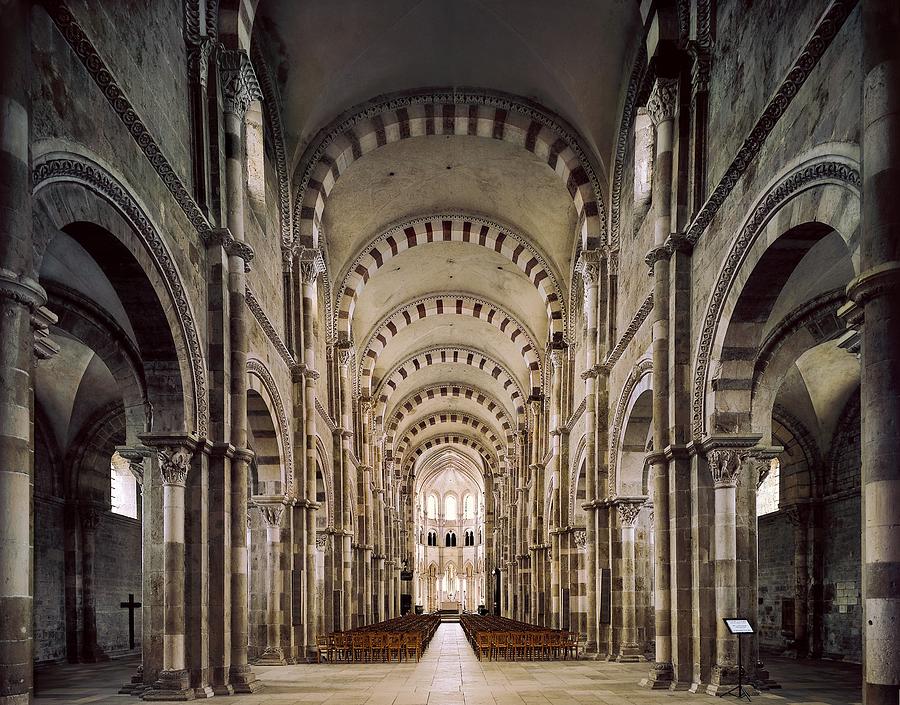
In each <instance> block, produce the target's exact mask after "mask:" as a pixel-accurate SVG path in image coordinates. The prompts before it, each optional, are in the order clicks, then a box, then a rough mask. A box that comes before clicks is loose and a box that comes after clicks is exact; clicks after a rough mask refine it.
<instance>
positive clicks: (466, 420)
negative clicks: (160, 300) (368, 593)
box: [394, 411, 506, 458]
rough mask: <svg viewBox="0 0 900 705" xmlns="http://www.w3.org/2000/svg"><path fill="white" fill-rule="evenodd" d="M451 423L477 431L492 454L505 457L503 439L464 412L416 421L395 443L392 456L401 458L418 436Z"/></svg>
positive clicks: (479, 420) (436, 415)
mask: <svg viewBox="0 0 900 705" xmlns="http://www.w3.org/2000/svg"><path fill="white" fill-rule="evenodd" d="M451 423H452V424H461V425H463V426H469V427H470V428H471V429H472V430H473V431H477V432H478V433H479V434H481V436H483V437H484V439H485V440H486V441H489V442H490V447H491V448H492V449H493V451H494V453H496V455H497V457H498V458H503V457H505V456H506V446H505V445H504V439H502V438H500V436H498V435H497V433H495V432H494V430H493V429H492V428H491V427H490V426H489V425H488V424H487V423H486V422H485V421H484V419H480V418H478V417H477V416H473V415H472V414H467V413H466V412H464V411H441V412H436V413H434V414H429V415H428V416H425V417H423V418H421V419H418V420H417V421H416V422H415V423H414V424H412V425H411V426H410V427H409V428H407V429H406V430H405V431H404V432H403V435H402V436H401V437H400V440H399V441H397V446H396V448H395V450H394V455H395V456H396V457H398V458H402V457H403V456H404V454H405V453H406V450H407V448H408V447H409V446H410V445H411V444H412V443H415V441H416V439H417V437H418V436H421V435H422V434H426V433H428V432H429V431H431V430H434V429H436V428H437V427H439V426H440V425H441V424H451Z"/></svg>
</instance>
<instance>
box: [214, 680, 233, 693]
mask: <svg viewBox="0 0 900 705" xmlns="http://www.w3.org/2000/svg"><path fill="white" fill-rule="evenodd" d="M212 692H213V695H234V687H233V686H232V685H231V683H227V684H226V685H214V686H213V687H212Z"/></svg>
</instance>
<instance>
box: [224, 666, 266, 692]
mask: <svg viewBox="0 0 900 705" xmlns="http://www.w3.org/2000/svg"><path fill="white" fill-rule="evenodd" d="M228 674H229V680H230V683H231V687H232V688H234V692H235V693H255V692H257V691H259V690H262V689H263V684H262V681H260V680H259V679H258V678H257V677H256V674H255V673H254V672H253V669H252V668H250V666H232V667H231V670H230V671H229V672H228Z"/></svg>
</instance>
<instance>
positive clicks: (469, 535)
mask: <svg viewBox="0 0 900 705" xmlns="http://www.w3.org/2000/svg"><path fill="white" fill-rule="evenodd" d="M465 545H466V546H474V545H475V532H474V531H472V530H471V529H466V541H465Z"/></svg>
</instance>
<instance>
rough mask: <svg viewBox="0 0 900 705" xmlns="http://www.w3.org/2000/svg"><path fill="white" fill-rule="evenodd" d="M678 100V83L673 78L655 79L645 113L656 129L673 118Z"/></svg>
mask: <svg viewBox="0 0 900 705" xmlns="http://www.w3.org/2000/svg"><path fill="white" fill-rule="evenodd" d="M677 99H678V81H677V80H676V79H674V78H657V79H656V83H654V84H653V90H651V91H650V97H649V98H648V99H647V113H648V114H649V115H650V119H651V120H652V121H653V124H654V125H655V126H656V127H659V125H660V123H662V122H665V121H666V120H673V119H674V118H675V106H676V104H677Z"/></svg>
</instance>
